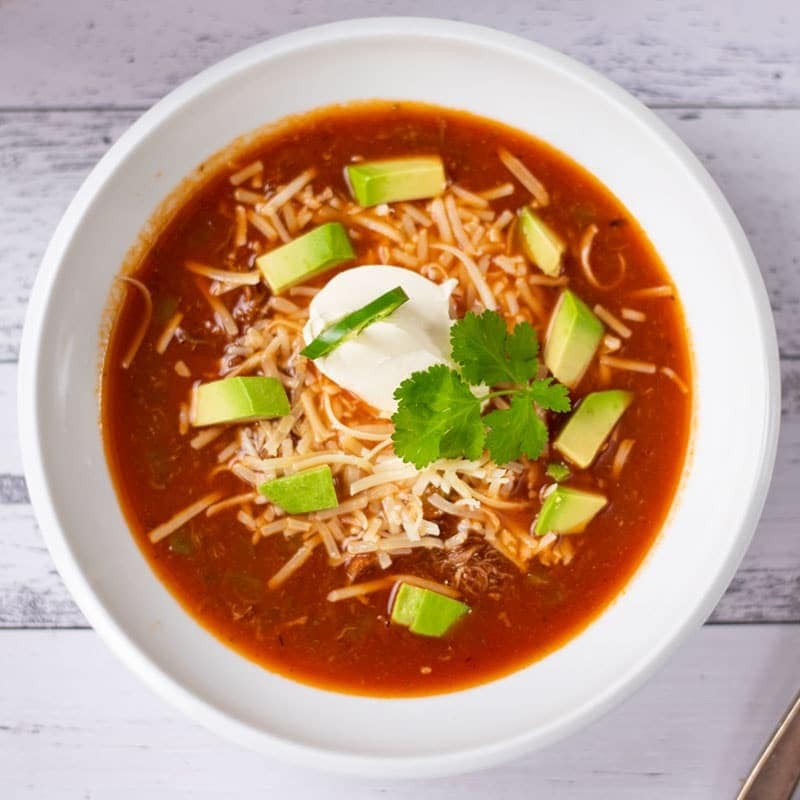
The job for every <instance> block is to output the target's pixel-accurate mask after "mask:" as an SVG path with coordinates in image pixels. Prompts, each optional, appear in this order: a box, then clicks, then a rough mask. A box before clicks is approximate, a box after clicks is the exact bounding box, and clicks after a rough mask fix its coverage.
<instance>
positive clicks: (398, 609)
mask: <svg viewBox="0 0 800 800" xmlns="http://www.w3.org/2000/svg"><path fill="white" fill-rule="evenodd" d="M469 610H470V608H469V606H468V605H466V604H465V603H461V602H459V601H458V600H454V599H453V598H452V597H445V596H444V595H443V594H439V592H434V591H432V590H431V589H423V588H421V587H419V586H412V585H411V584H409V583H401V584H400V588H399V589H398V591H397V595H396V597H395V600H394V605H393V606H392V622H396V623H397V624H398V625H405V626H407V627H408V629H409V630H410V631H411V632H412V633H417V634H419V635H420V636H434V637H439V636H444V634H445V633H447V631H448V630H450V628H451V627H452V626H453V625H454V624H455V623H456V622H457V621H458V620H459V619H460V618H461V617H463V616H464V614H467V613H468V612H469Z"/></svg>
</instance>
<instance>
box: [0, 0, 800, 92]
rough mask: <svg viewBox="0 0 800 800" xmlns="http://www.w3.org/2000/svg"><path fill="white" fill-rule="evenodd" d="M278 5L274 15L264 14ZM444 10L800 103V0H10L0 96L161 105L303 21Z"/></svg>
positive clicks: (652, 74) (716, 85)
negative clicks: (203, 73)
mask: <svg viewBox="0 0 800 800" xmlns="http://www.w3.org/2000/svg"><path fill="white" fill-rule="evenodd" d="M265 12H266V13H265ZM398 13H402V14H409V15H422V16H434V17H435V16H440V17H446V18H450V19H461V20H465V21H469V22H475V23H479V24H484V25H489V26H493V27H496V28H500V29H502V30H505V31H509V32H511V33H516V34H519V35H521V36H523V37H526V38H530V39H533V40H536V41H539V42H541V43H542V44H545V45H548V46H550V47H554V48H556V49H558V50H561V51H563V52H565V53H567V54H569V55H571V56H573V57H575V58H577V59H578V60H579V61H582V62H584V63H586V64H589V65H590V66H593V67H595V68H596V69H598V70H600V71H601V72H603V73H605V74H606V75H608V76H609V77H610V78H612V79H613V80H615V81H617V82H619V83H620V84H622V85H623V86H625V87H626V88H627V89H629V90H630V91H632V92H634V94H636V95H638V96H639V97H640V98H642V99H643V100H644V101H645V102H648V103H661V104H665V103H666V104H672V105H681V104H692V105H700V104H703V105H715V104H726V105H743V104H759V105H763V104H770V105H780V104H787V103H794V104H797V103H798V102H800V44H799V43H798V39H797V36H796V33H797V30H798V29H800V6H799V5H798V4H797V2H796V1H795V0H769V2H767V3H759V4H755V3H749V2H747V0H732V1H731V2H727V3H720V4H705V3H680V4H678V3H672V2H667V1H665V0H638V1H637V0H623V1H622V2H618V3H616V4H615V5H614V6H613V12H612V13H610V9H609V5H608V3H607V2H604V1H603V0H573V2H570V3H541V2H540V3H535V4H533V3H530V2H529V0H507V2H504V3H503V4H502V6H501V7H497V6H495V5H494V4H492V3H486V2H484V0H461V2H458V3H453V2H450V0H408V2H405V3H403V4H402V5H399V6H398V5H397V4H396V3H395V2H393V0H345V2H339V3H335V4H327V3H300V4H297V3H295V2H293V0H274V2H271V3H270V4H269V6H268V8H265V7H264V4H263V3H262V2H259V0H239V2H236V3H225V4H220V3H217V2H215V0H196V1H195V2H193V3H191V4H188V3H183V4H179V5H178V6H176V5H175V4H171V3H170V4H165V3H163V2H160V0H140V2H137V3H136V5H135V7H134V6H131V5H130V4H129V3H126V2H125V0H109V1H108V2H103V3H99V2H86V1H84V2H72V3H50V2H47V0H28V1H27V2H16V3H13V2H12V3H10V4H9V3H6V4H4V5H3V11H2V24H0V75H3V81H2V84H0V105H2V106H6V107H8V106H30V105H36V106H39V107H41V106H51V107H52V106H57V107H64V106H71V107H75V106H94V107H97V106H101V105H103V106H109V105H110V106H130V105H136V106H141V105H149V104H151V103H152V102H153V101H154V100H156V99H158V98H159V97H161V96H163V95H164V94H165V93H166V92H168V91H169V90H170V89H172V88H174V87H175V86H176V85H177V84H178V83H180V82H182V81H184V80H186V79H187V78H188V77H190V76H191V75H193V74H195V73H196V72H198V71H200V70H201V69H203V68H204V67H206V66H208V65H209V64H212V63H214V62H215V61H217V60H219V59H221V58H224V57H225V56H227V55H229V54H231V53H234V52H236V51H237V50H240V49H242V48H244V47H247V46H249V45H252V44H255V43H256V42H259V41H262V40H264V39H267V38H269V37H272V36H275V35H278V34H281V33H284V32H287V31H291V30H296V29H298V28H303V27H307V26H310V25H316V24H319V23H323V22H330V21H333V20H336V19H347V18H352V17H359V16H384V15H394V14H398Z"/></svg>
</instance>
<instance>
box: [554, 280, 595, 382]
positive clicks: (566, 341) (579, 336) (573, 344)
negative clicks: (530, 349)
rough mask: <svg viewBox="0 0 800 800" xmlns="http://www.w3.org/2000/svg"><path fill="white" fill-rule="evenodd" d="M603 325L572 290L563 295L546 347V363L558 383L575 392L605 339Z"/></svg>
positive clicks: (556, 310) (557, 304) (556, 307)
mask: <svg viewBox="0 0 800 800" xmlns="http://www.w3.org/2000/svg"><path fill="white" fill-rule="evenodd" d="M603 330H604V328H603V323H602V322H600V320H599V319H598V318H597V317H596V316H595V315H594V314H593V313H592V312H591V311H590V309H589V307H588V306H587V305H586V303H584V302H583V300H581V299H580V298H579V297H578V296H577V295H576V294H574V293H573V292H571V291H570V290H569V289H565V290H564V291H563V292H562V293H561V297H559V299H558V302H557V303H556V306H555V308H554V309H553V315H552V318H551V319H550V325H549V327H548V329H547V340H546V341H545V345H544V363H545V364H546V365H547V368H548V369H549V370H550V372H552V373H553V375H555V377H556V379H557V380H558V381H560V382H561V383H563V384H564V385H565V386H568V387H569V388H570V389H574V388H575V387H576V386H577V385H578V384H579V383H580V380H581V378H582V377H583V375H584V373H585V372H586V369H587V368H588V366H589V364H590V363H591V361H592V359H593V358H594V354H595V352H596V351H597V347H598V345H599V344H600V340H601V339H602V338H603Z"/></svg>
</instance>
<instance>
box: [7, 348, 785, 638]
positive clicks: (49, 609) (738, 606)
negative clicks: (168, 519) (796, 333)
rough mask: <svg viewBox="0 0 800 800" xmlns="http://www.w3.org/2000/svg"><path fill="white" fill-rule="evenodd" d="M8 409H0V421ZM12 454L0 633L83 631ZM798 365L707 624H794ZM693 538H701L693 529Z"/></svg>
mask: <svg viewBox="0 0 800 800" xmlns="http://www.w3.org/2000/svg"><path fill="white" fill-rule="evenodd" d="M15 381H16V365H14V364H0V386H3V385H5V386H8V385H13V384H14V382H15ZM3 418H5V419H9V418H11V419H12V420H13V408H9V407H4V406H3V405H2V404H0V419H3ZM18 464H19V455H18V452H17V450H16V443H14V447H13V452H10V453H6V454H5V455H4V456H3V458H2V460H0V628H4V627H5V628H29V627H30V628H62V627H63V628H70V627H84V626H86V620H85V619H84V617H83V615H82V614H81V612H80V611H79V610H78V608H77V607H76V606H75V604H74V603H73V602H72V600H71V598H70V596H69V594H68V592H67V590H66V588H65V587H64V585H63V584H62V582H61V579H60V578H59V576H58V574H57V572H56V571H55V568H54V566H53V562H52V560H51V559H50V556H49V554H48V552H47V549H46V548H45V546H44V543H43V542H42V539H41V535H40V533H39V531H38V528H37V526H36V521H35V519H34V516H33V511H32V509H31V507H30V505H29V504H28V502H27V493H26V490H25V485H24V479H23V478H22V477H20V476H19V475H18V474H9V473H8V472H6V473H5V474H3V472H2V471H3V470H5V469H6V465H9V466H11V467H12V468H15V467H16V465H18ZM799 466H800V361H794V360H787V361H784V362H783V428H782V431H781V438H780V443H779V448H778V457H777V463H776V467H775V477H774V479H773V482H772V487H771V489H770V494H769V497H768V499H767V503H766V507H765V509H764V513H763V515H762V518H761V522H760V524H759V527H758V531H757V533H756V536H755V538H754V540H753V543H752V544H751V546H750V549H749V550H748V552H747V555H746V556H745V558H744V561H743V562H742V565H741V567H740V568H739V570H738V572H737V573H736V577H735V578H734V580H733V582H732V583H731V585H730V587H729V588H728V590H727V592H726V593H725V595H724V596H723V598H722V599H721V600H720V602H719V604H718V606H717V608H716V610H715V611H714V613H713V615H712V617H711V621H712V622H715V623H731V622H737V623H741V622H798V623H800V548H798V546H797V520H798V519H800V492H798V491H797V488H798V487H797V476H798V467H799ZM698 535H702V531H701V530H698Z"/></svg>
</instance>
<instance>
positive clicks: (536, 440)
mask: <svg viewBox="0 0 800 800" xmlns="http://www.w3.org/2000/svg"><path fill="white" fill-rule="evenodd" d="M483 421H484V423H485V424H486V426H487V427H488V428H489V432H488V433H487V434H486V447H487V448H488V450H489V455H490V456H491V457H492V461H494V462H495V463H496V464H505V463H507V462H508V461H514V460H515V459H517V458H519V457H520V456H521V455H522V454H523V453H524V454H525V455H526V456H528V458H531V459H537V458H539V456H540V455H541V454H542V451H543V450H544V446H545V444H547V427H546V426H545V424H544V422H542V420H541V418H540V417H539V415H538V414H537V413H536V407H535V406H534V404H533V402H532V401H531V399H530V397H528V396H526V395H525V394H518V395H515V396H514V397H513V399H512V400H511V406H510V407H509V408H507V409H503V410H498V411H492V412H491V413H490V414H487V415H486V416H485V417H484V418H483Z"/></svg>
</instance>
